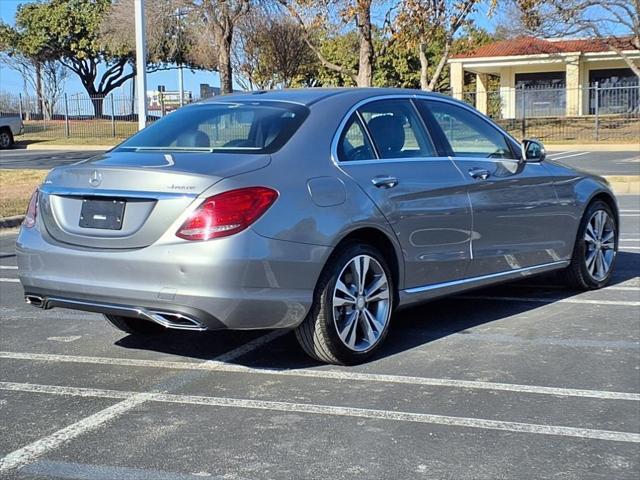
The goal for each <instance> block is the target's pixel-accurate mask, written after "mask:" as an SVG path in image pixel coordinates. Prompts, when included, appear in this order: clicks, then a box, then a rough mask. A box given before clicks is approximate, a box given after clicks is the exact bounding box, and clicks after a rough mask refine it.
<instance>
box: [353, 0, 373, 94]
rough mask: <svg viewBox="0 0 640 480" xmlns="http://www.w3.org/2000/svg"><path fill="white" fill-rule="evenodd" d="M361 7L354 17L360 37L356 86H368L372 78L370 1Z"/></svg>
mask: <svg viewBox="0 0 640 480" xmlns="http://www.w3.org/2000/svg"><path fill="white" fill-rule="evenodd" d="M363 3H368V4H367V5H364V6H362V7H361V11H360V12H358V15H357V18H356V24H357V26H358V35H359V37H360V54H359V61H358V86H359V87H370V86H371V83H372V80H373V60H374V52H373V38H372V34H371V2H363Z"/></svg>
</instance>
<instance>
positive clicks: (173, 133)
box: [119, 102, 308, 153]
mask: <svg viewBox="0 0 640 480" xmlns="http://www.w3.org/2000/svg"><path fill="white" fill-rule="evenodd" d="M307 114H308V110H307V109H306V108H305V107H302V106H296V105H290V104H280V103H275V102H263V103H258V102H251V103H227V102H224V103H223V102H220V103H205V104H200V105H192V106H188V107H185V108H181V109H180V110H176V111H175V112H172V113H170V114H168V115H167V116H166V117H164V118H162V119H160V120H158V121H156V122H154V123H153V124H151V125H150V126H149V127H147V128H145V129H144V130H142V131H141V132H139V133H137V134H136V135H134V136H133V137H131V138H130V139H128V140H127V141H125V142H124V143H123V144H121V145H120V147H119V149H161V150H162V149H177V150H183V149H184V150H212V151H224V152H247V151H250V152H258V153H271V152H273V151H275V150H277V149H278V148H280V147H281V146H282V145H284V143H285V142H286V141H287V140H288V139H289V138H290V137H291V135H293V133H294V132H295V131H296V129H297V128H298V127H299V126H300V124H301V123H302V121H303V120H304V119H305V118H306V116H307Z"/></svg>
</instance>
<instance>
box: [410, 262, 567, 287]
mask: <svg viewBox="0 0 640 480" xmlns="http://www.w3.org/2000/svg"><path fill="white" fill-rule="evenodd" d="M569 263H570V262H569V261H568V260H561V261H559V262H550V263H543V264H541V265H534V266H532V267H524V268H517V269H515V270H508V271H506V272H498V273H491V274H489V275H481V276H479V277H472V278H463V279H460V280H452V281H450V282H443V283H434V284H432V285H423V286H421V287H412V288H407V289H406V290H404V292H405V293H408V294H414V293H423V292H429V291H431V290H438V289H441V288H447V287H456V286H458V285H465V284H468V283H474V282H480V281H482V280H490V279H493V278H500V277H507V276H509V275H513V274H518V273H531V272H534V271H535V270H540V269H544V268H550V267H558V268H560V267H565V266H567V265H569Z"/></svg>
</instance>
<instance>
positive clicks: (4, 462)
mask: <svg viewBox="0 0 640 480" xmlns="http://www.w3.org/2000/svg"><path fill="white" fill-rule="evenodd" d="M284 333H286V332H285V331H279V330H276V331H273V332H271V333H269V334H267V335H264V336H262V337H258V338H256V339H254V340H252V341H251V342H248V343H246V344H244V345H241V346H240V347H238V348H235V349H233V350H231V351H229V352H227V353H225V354H223V355H221V356H219V357H217V358H215V359H214V360H213V361H216V360H218V361H219V360H220V359H225V361H230V360H233V359H234V358H237V357H240V356H242V355H245V354H246V353H248V352H250V351H251V350H253V349H256V348H259V347H261V346H262V345H264V344H265V343H268V342H270V341H272V340H274V339H276V338H278V337H279V336H281V335H284ZM204 363H205V364H207V363H209V362H204ZM212 366H213V365H212ZM2 385H3V384H1V383H0V389H1V388H3V387H2ZM59 388H62V389H65V388H67V387H59ZM5 389H10V388H8V387H7V388H5ZM76 390H77V389H76ZM81 390H85V391H84V394H85V396H96V395H98V396H102V397H106V398H118V399H120V398H125V400H123V401H122V402H119V403H116V404H115V405H112V406H110V407H108V408H105V409H104V410H101V411H99V412H97V413H95V414H93V415H90V416H88V417H86V418H84V419H82V420H80V421H78V422H76V423H74V424H72V425H69V426H68V427H65V428H63V429H61V430H58V431H57V432H54V433H52V434H51V435H47V436H46V437H43V438H41V439H39V440H36V441H35V442H33V443H30V444H29V445H26V446H24V447H22V448H20V449H18V450H15V451H13V452H11V453H9V454H7V455H6V456H5V457H3V458H1V459H0V473H1V472H5V471H8V470H13V469H16V468H20V467H22V466H24V465H26V464H28V463H31V462H33V461H34V460H35V459H37V458H38V457H40V456H42V455H44V454H46V453H48V452H50V451H51V450H54V449H56V448H58V447H59V446H60V445H62V444H64V443H66V442H68V441H69V440H72V439H74V438H76V437H78V436H79V435H82V434H83V433H86V432H89V431H91V430H94V429H96V428H98V427H99V426H101V425H103V424H105V423H106V422H108V421H110V420H113V419H115V418H117V417H119V416H121V415H123V414H125V413H126V412H128V411H129V410H131V409H133V408H135V407H137V406H139V405H141V404H143V403H145V402H147V401H149V400H150V399H151V398H152V395H153V394H149V393H125V394H124V397H123V396H122V395H123V394H121V393H120V392H116V393H115V394H113V393H109V391H107V390H93V391H92V392H93V394H92V393H91V391H88V390H87V389H81ZM109 395H114V396H111V397H110V396H109Z"/></svg>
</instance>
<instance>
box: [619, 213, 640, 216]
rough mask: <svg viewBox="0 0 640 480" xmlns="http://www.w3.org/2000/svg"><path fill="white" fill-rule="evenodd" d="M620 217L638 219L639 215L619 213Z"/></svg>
mask: <svg viewBox="0 0 640 480" xmlns="http://www.w3.org/2000/svg"><path fill="white" fill-rule="evenodd" d="M620 216H621V217H640V213H621V214H620Z"/></svg>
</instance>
